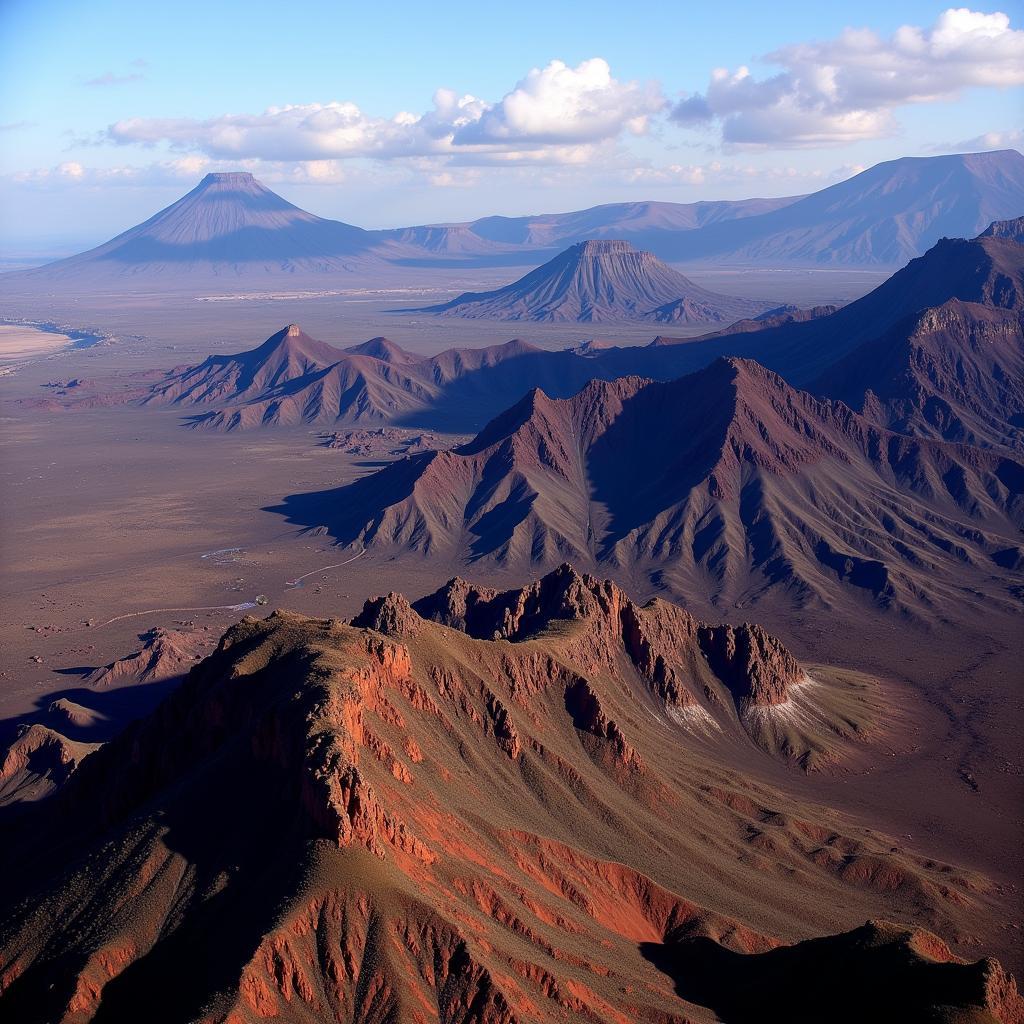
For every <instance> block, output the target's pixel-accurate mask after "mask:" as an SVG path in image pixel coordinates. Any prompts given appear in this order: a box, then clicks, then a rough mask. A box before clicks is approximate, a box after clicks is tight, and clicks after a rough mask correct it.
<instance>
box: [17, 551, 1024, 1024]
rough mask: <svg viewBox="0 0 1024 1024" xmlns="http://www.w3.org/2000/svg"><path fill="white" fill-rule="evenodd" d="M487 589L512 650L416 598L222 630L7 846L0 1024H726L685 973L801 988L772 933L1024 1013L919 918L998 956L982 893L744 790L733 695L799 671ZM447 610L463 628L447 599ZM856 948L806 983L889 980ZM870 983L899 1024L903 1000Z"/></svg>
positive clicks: (681, 626)
mask: <svg viewBox="0 0 1024 1024" xmlns="http://www.w3.org/2000/svg"><path fill="white" fill-rule="evenodd" d="M453 588H455V589H459V587H458V583H457V581H453V584H452V585H451V586H450V587H449V591H451V590H452V589H453ZM462 589H463V590H464V591H465V592H466V593H467V594H469V593H471V592H473V588H472V587H470V586H468V585H466V586H465V587H462ZM495 600H497V601H498V603H499V604H500V605H502V606H503V607H504V608H505V609H507V610H509V615H508V616H504V615H503V616H502V618H501V621H503V622H507V624H508V627H509V629H508V633H507V635H508V636H509V639H507V640H500V641H492V640H477V639H474V638H473V637H472V636H470V635H468V634H467V633H466V632H463V631H461V630H459V629H457V628H454V627H450V626H446V625H443V624H441V623H439V622H436V621H430V620H428V619H425V618H423V617H422V616H420V615H419V614H417V612H416V611H414V610H413V608H412V607H411V606H410V605H409V604H408V602H406V601H405V600H404V599H403V598H400V597H398V596H397V595H389V596H388V597H387V598H383V599H378V600H376V601H372V602H369V603H368V605H367V607H366V609H365V610H364V612H363V614H362V616H360V617H359V619H358V620H357V624H355V625H347V624H345V623H343V622H341V621H339V620H316V619H308V618H304V617H302V616H298V615H292V614H288V613H281V612H276V613H274V614H273V615H271V616H270V617H269V618H267V619H265V620H263V621H257V620H255V619H252V618H247V619H244V620H243V621H242V622H241V623H239V624H238V625H236V626H234V627H232V629H230V630H229V631H228V632H227V633H226V634H225V636H224V637H223V638H222V640H221V642H220V645H219V647H218V649H217V651H216V652H215V653H214V654H213V655H212V656H210V657H209V658H207V659H206V660H205V661H204V662H202V663H201V664H200V665H199V666H197V667H196V668H195V669H194V670H193V672H192V674H191V676H190V677H189V679H188V680H187V681H186V682H185V683H184V684H183V685H182V686H181V687H180V688H179V689H178V690H177V691H176V692H174V693H173V694H172V695H171V696H170V697H169V698H168V699H167V700H166V701H165V702H164V703H163V704H162V705H161V706H160V707H159V708H158V709H157V711H156V712H155V713H153V714H152V715H150V716H149V717H147V718H145V719H142V720H141V721H139V722H137V723H135V724H134V725H132V726H130V727H129V728H128V730H127V732H126V733H125V734H123V735H122V736H120V737H118V738H116V739H114V740H112V741H111V742H109V743H108V744H106V745H105V746H104V747H102V748H101V749H100V750H98V751H97V752H95V753H92V754H90V755H89V756H87V757H86V758H84V760H83V761H82V762H81V764H80V765H78V767H77V768H75V769H74V770H73V771H72V773H71V774H70V777H69V778H68V780H67V781H66V782H65V783H64V784H63V786H62V787H61V789H59V790H58V792H57V793H56V794H55V795H54V796H53V797H51V798H50V799H48V800H45V801H42V802H41V803H39V804H37V805H34V806H32V807H30V808H28V809H27V810H26V811H25V812H24V814H23V816H22V817H21V818H20V819H19V820H18V821H17V822H16V823H15V827H14V828H12V829H8V830H7V833H6V835H5V842H4V844H3V847H2V848H0V866H2V867H3V869H4V870H3V871H0V908H2V909H0V921H2V924H0V1010H2V1011H3V1012H4V1015H5V1016H6V1017H9V1018H10V1019H12V1020H13V1019H16V1020H19V1021H24V1022H26V1024H34V1022H43V1021H45V1022H48V1024H52V1022H61V1024H71V1022H84V1021H93V1020H95V1021H103V1020H138V1019H146V1020H148V1021H152V1022H154V1024H165V1022H166V1024H169V1022H172V1021H174V1022H177V1021H182V1020H195V1021H203V1022H215V1021H216V1022H228V1021H230V1022H233V1024H250V1022H252V1024H255V1022H256V1021H258V1020H263V1019H267V1018H274V1019H278V1020H282V1021H286V1022H296V1024H298V1022H306V1021H312V1020H324V1019H338V1020H351V1021H359V1022H364V1024H371V1022H372V1024H384V1022H385V1021H387V1022H398V1024H406V1022H408V1024H413V1022H422V1021H437V1022H438V1024H495V1022H499V1024H517V1022H524V1024H525V1022H526V1021H534V1022H538V1024H547V1022H554V1021H556V1020H557V1021H564V1022H569V1024H582V1022H593V1021H595V1020H621V1021H626V1020H629V1021H636V1022H643V1024H648V1022H649V1024H665V1022H667V1021H677V1020H683V1019H686V1020H694V1021H706V1022H708V1024H710V1022H711V1021H713V1020H715V1019H718V1017H717V1011H716V1008H715V1005H716V1002H717V1000H718V998H719V995H718V993H717V992H715V991H711V992H710V993H709V995H708V996H707V997H705V998H706V1001H705V1002H702V1001H701V999H700V998H697V997H696V996H695V995H694V994H692V993H689V992H683V991H682V990H681V988H680V985H679V982H678V980H677V975H678V973H679V972H678V970H677V968H676V966H675V965H676V963H677V962H682V961H683V960H684V959H685V957H687V956H692V955H694V954H693V952H692V950H693V944H694V943H697V941H698V940H699V939H701V938H703V939H705V940H706V944H704V945H701V946H699V948H698V952H699V953H700V954H701V955H704V956H707V957H710V956H714V955H724V952H725V951H728V950H732V951H735V952H742V953H747V954H765V955H768V953H769V951H771V950H773V949H776V950H778V952H777V954H776V955H777V957H778V959H779V961H780V962H781V964H783V965H785V968H786V974H785V980H786V982H788V983H790V984H796V983H797V982H798V980H799V979H800V977H801V976H802V974H803V972H804V966H803V960H804V955H805V954H803V953H802V952H800V950H801V949H802V947H801V946H797V947H795V949H796V950H797V951H798V952H797V953H796V954H788V955H787V953H786V950H785V949H781V948H779V947H780V943H783V942H793V941H794V940H806V939H808V938H809V937H811V936H818V935H821V934H822V933H823V932H827V931H834V930H836V929H837V928H840V929H845V928H850V927H853V926H854V925H855V924H857V923H858V922H862V921H863V920H864V919H865V918H868V917H877V916H878V915H879V914H880V913H882V912H883V911H884V913H885V914H886V915H887V916H889V917H893V918H896V919H898V920H900V921H902V922H904V927H905V928H910V929H913V930H912V931H910V933H909V938H908V941H910V942H911V943H912V944H913V947H914V948H915V949H917V950H920V951H925V952H926V953H927V957H928V959H929V960H941V961H943V962H944V963H945V967H944V969H943V971H942V974H943V977H944V979H945V980H946V984H945V985H944V986H943V988H942V991H941V996H942V1000H943V1003H944V1004H945V1006H944V1012H946V1014H947V1016H946V1017H945V1019H948V1020H954V1021H963V1022H967V1021H979V1020H986V1019H989V1018H993V1019H1000V1020H1003V1021H1005V1022H1008V1021H1009V1020H1011V1019H1013V1018H1012V1016H1011V1015H1012V1014H1013V1013H1016V1012H1018V1007H1019V1001H1018V1000H1017V996H1016V991H1015V989H1014V987H1013V983H1012V981H1011V980H1010V979H1009V978H1007V976H1006V975H1005V973H1003V972H1002V969H1001V968H1000V967H999V966H998V964H996V963H995V962H994V961H983V962H981V963H977V964H965V963H964V962H962V961H959V960H957V959H956V958H955V957H953V956H952V955H951V954H950V953H949V952H948V950H944V948H943V947H942V944H941V942H940V941H939V940H938V939H936V938H935V937H934V936H931V935H929V934H928V933H926V932H923V931H921V930H920V929H919V928H918V927H917V926H918V924H919V923H920V922H927V924H928V926H929V927H931V928H933V929H936V930H938V931H940V932H941V933H943V934H944V935H945V936H946V937H948V939H949V940H950V941H954V942H958V943H961V944H963V943H974V944H977V943H978V942H979V941H980V942H981V943H984V944H987V943H988V942H989V941H990V938H989V936H990V935H994V934H997V933H998V928H999V924H1000V923H1001V922H1000V911H999V905H998V897H997V894H996V893H995V890H994V888H993V886H992V885H991V884H990V883H989V882H988V881H987V880H985V879H984V878H982V877H980V876H977V875H974V874H970V873H968V872H963V871H960V870H958V869H956V868H954V867H952V866H951V865H946V864H942V863H940V862H938V861H936V860H934V859H926V858H925V857H922V856H919V855H916V854H912V853H910V852H908V851H906V850H904V849H903V848H902V846H901V844H900V843H899V842H898V841H895V840H893V839H891V838H889V837H886V836H884V835H880V834H878V833H876V832H874V831H871V830H868V829H865V828H862V827H860V826H851V825H850V824H848V823H845V822H843V821H842V820H840V819H839V818H838V816H837V815H835V813H834V812H831V811H827V810H825V809H822V808H819V807H813V808H812V807H804V806H802V805H801V804H800V803H799V802H798V801H795V800H794V799H792V798H791V797H786V796H783V795H782V794H780V793H775V792H772V791H771V788H770V787H767V786H765V785H763V784H758V785H754V784H752V783H751V782H750V781H749V779H748V778H747V777H746V776H745V775H744V774H743V773H742V772H741V771H738V770H737V769H736V768H734V767H723V762H722V760H721V759H720V758H719V757H718V756H717V755H716V750H717V748H718V745H720V744H722V743H727V744H731V745H732V746H733V749H735V743H736V742H741V743H742V742H747V743H748V747H749V749H750V751H751V756H752V757H754V758H755V759H757V758H762V759H763V758H765V757H766V756H767V755H766V754H764V753H763V752H759V751H758V750H757V749H756V747H753V746H750V744H749V742H748V741H747V740H745V739H744V738H743V737H744V733H743V732H742V730H741V729H740V728H739V726H738V725H736V723H735V715H736V712H735V710H734V708H735V706H736V705H735V703H734V701H733V699H732V698H731V697H730V694H731V693H732V691H731V690H730V689H728V686H730V685H733V684H735V683H736V682H739V683H741V684H742V685H743V686H744V687H745V689H746V690H747V691H748V692H750V693H758V694H761V693H762V692H763V695H764V698H765V699H769V698H771V699H769V703H767V704H765V703H760V704H759V706H760V707H761V708H762V710H764V709H767V713H768V714H773V713H774V714H782V713H783V710H782V709H784V708H785V707H786V706H787V696H786V694H787V691H791V689H792V684H791V683H790V682H789V681H788V679H786V678H785V673H783V675H782V676H780V675H779V670H778V666H779V665H782V666H783V668H785V665H784V662H783V661H779V662H778V664H776V663H775V662H765V661H764V659H762V658H761V657H760V656H757V655H755V656H754V657H753V658H752V659H736V658H734V659H733V660H732V666H733V667H732V669H731V670H730V676H729V680H730V682H728V683H726V682H725V681H723V680H722V679H721V678H720V677H719V676H718V675H717V674H716V673H717V671H718V670H717V669H716V668H714V667H713V666H712V662H711V661H709V660H707V659H706V658H705V657H704V655H703V648H702V647H701V641H700V639H699V636H696V635H695V634H699V633H700V631H701V630H702V629H703V628H705V627H703V626H701V625H700V624H697V623H694V622H693V621H692V620H690V619H689V617H688V616H687V615H686V613H685V612H683V611H682V610H681V609H674V608H672V607H671V606H665V607H658V606H647V607H646V608H643V609H638V608H636V607H635V606H634V605H632V604H631V602H629V600H628V599H627V598H626V597H625V595H623V594H622V593H621V592H620V591H618V590H617V589H616V588H614V587H613V586H612V585H610V584H607V583H600V582H599V581H597V580H594V579H591V578H589V577H580V576H578V575H577V574H575V573H573V572H572V571H571V570H569V569H563V570H561V571H560V572H559V573H557V574H556V575H555V576H554V577H552V578H550V579H548V580H542V581H538V584H536V585H534V586H533V587H531V588H527V590H526V591H524V592H522V593H521V594H519V595H518V596H517V595H515V594H508V595H503V596H502V597H500V598H496V597H491V598H487V597H481V598H480V599H479V600H476V599H474V603H476V604H487V603H492V604H493V603H494V601H495ZM445 601H447V602H448V605H449V606H451V607H455V608H458V607H459V598H458V597H454V598H450V595H442V596H441V597H435V598H433V599H428V605H429V606H430V607H431V608H435V609H436V608H438V607H440V606H441V604H442V602H445ZM518 609H522V612H523V614H519V612H518V611H517V610H518ZM766 642H767V641H766ZM776 644H777V642H776ZM738 647H739V645H737V649H738ZM780 652H781V645H778V648H777V651H776V653H777V654H778V655H779V657H781V653H780ZM694 671H696V672H697V675H696V676H693V675H691V673H692V672H694ZM757 671H760V672H762V673H767V675H766V676H764V678H768V679H773V680H777V681H778V682H779V684H780V686H781V691H772V690H771V688H770V687H769V689H767V690H764V691H762V690H761V689H760V686H761V683H760V682H759V681H756V680H755V672H757ZM744 673H746V675H744ZM744 680H746V682H744ZM702 683H703V684H706V685H707V686H708V687H709V688H710V691H709V693H713V694H715V695H716V696H717V697H718V699H720V700H721V704H722V707H721V708H718V709H716V714H718V715H719V716H720V720H721V721H722V723H723V724H722V727H721V730H720V732H718V733H714V734H709V733H700V732H698V731H697V730H696V729H695V727H694V726H693V724H692V723H691V722H690V720H689V719H688V718H687V716H685V715H684V714H682V713H681V712H682V711H683V710H685V707H686V704H685V701H684V700H683V696H684V695H685V699H686V700H693V701H695V702H697V701H700V702H704V703H706V704H708V706H710V702H711V701H712V697H711V696H710V695H709V693H706V692H704V690H703V689H702V688H701V684H702ZM672 684H675V685H674V687H673V685H672ZM780 695H781V696H780ZM761 699H762V698H761V697H758V698H756V700H758V701H761ZM772 699H773V700H774V703H771V700H772ZM788 699H791V697H790V698H788ZM815 699H816V700H818V701H820V702H821V705H822V706H827V705H828V703H829V701H830V700H831V697H830V695H829V687H826V686H822V687H821V691H820V693H819V694H818V696H817V697H816V698H815ZM772 708H774V709H775V711H774V712H773V711H772ZM730 709H733V710H730ZM676 712H680V713H676ZM709 714H710V712H709ZM862 742H863V740H862ZM13 865H17V871H16V872H14V871H12V870H11V868H12V866H13ZM766 880H768V881H769V883H770V884H767V885H766ZM903 934H906V932H904V933H903ZM876 944H877V943H876ZM848 947H849V941H848V940H847V939H845V938H843V937H840V938H839V939H838V940H836V942H835V943H834V944H833V945H829V944H828V943H825V944H824V945H819V946H817V947H815V955H814V956H813V957H809V958H807V959H808V961H809V962H808V965H807V969H808V970H814V971H818V972H822V971H826V972H832V974H833V976H834V977H835V978H836V980H837V981H840V982H843V983H847V982H853V981H854V979H856V981H857V982H858V983H860V982H863V979H864V977H865V971H866V977H867V979H868V981H870V980H871V979H873V978H874V977H875V971H876V969H877V968H878V967H879V966H880V965H877V964H875V963H873V962H872V960H871V958H870V957H869V958H868V959H867V961H866V962H865V961H863V960H862V959H861V958H860V957H857V958H855V960H854V961H853V963H852V964H851V961H850V954H849V951H848ZM970 948H971V949H972V950H973V949H975V948H977V947H976V945H972V946H970ZM966 949H967V947H965V951H966ZM717 951H721V953H720V954H719V953H718V952H717ZM975 955H976V954H975ZM670 956H671V957H672V958H673V959H672V961H671V962H670V961H669V957H670ZM745 963H748V964H749V965H750V969H751V970H754V971H756V970H759V969H760V968H759V967H758V966H756V965H759V964H760V963H761V961H760V960H759V959H755V960H752V961H745ZM659 967H660V968H661V969H660V970H659ZM891 969H892V965H890V966H889V968H887V970H889V971H891ZM916 976H917V972H916V968H915V965H914V962H913V961H911V962H910V963H904V964H903V965H902V966H899V965H897V967H896V976H895V978H893V977H891V976H887V979H886V980H887V981H890V982H893V984H894V986H895V992H897V993H898V992H899V991H900V990H901V989H905V988H906V986H907V985H908V984H909V983H910V982H911V981H912V980H913V979H914V978H915V977H916ZM703 977H704V978H705V980H706V981H707V982H708V983H709V984H710V983H712V982H713V981H714V978H715V977H716V975H713V974H710V973H709V974H706V975H703ZM744 977H745V976H744ZM979 979H983V980H984V981H985V984H979V983H978V982H979ZM776 980H777V983H778V984H781V983H782V982H781V980H780V979H776ZM809 980H810V979H809ZM950 992H952V993H953V994H954V997H955V998H952V999H950V998H948V994H949V993H950ZM862 993H863V997H864V998H867V999H869V1000H870V998H871V996H870V993H876V995H875V998H874V1001H873V1003H871V1002H869V1005H868V1009H869V1010H874V1011H876V1013H875V1015H874V1017H873V1019H885V1015H886V1013H887V1011H888V1010H889V1009H890V1008H891V1007H890V1003H889V1000H890V999H892V998H896V996H894V990H893V989H890V987H889V986H888V985H886V986H882V987H876V986H872V985H871V984H863V985H862ZM932 1002H934V1000H933V1001H932ZM933 1008H934V1007H933V1006H932V1003H929V1002H927V1001H926V1002H925V1004H924V1009H925V1010H927V1011H928V1012H931V1010H932V1009H933ZM985 1014H988V1015H989V1017H986V1016H984V1015H985Z"/></svg>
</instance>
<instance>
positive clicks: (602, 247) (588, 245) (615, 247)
mask: <svg viewBox="0 0 1024 1024" xmlns="http://www.w3.org/2000/svg"><path fill="white" fill-rule="evenodd" d="M575 248H576V249H578V250H579V253H580V255H581V256H608V255H611V254H613V253H634V252H635V253H640V254H644V253H643V252H642V250H639V249H634V248H633V246H632V245H630V244H629V242H626V241H623V240H621V239H617V238H588V239H587V240H586V241H584V242H577V244H576V246H575ZM644 255H650V253H645V254H644Z"/></svg>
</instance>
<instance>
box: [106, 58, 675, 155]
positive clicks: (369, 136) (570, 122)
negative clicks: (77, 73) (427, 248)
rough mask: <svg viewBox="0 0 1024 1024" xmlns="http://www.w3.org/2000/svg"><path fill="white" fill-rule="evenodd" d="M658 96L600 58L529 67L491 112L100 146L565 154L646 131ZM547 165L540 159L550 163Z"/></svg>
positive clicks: (132, 125) (135, 133)
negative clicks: (618, 73)
mask: <svg viewBox="0 0 1024 1024" xmlns="http://www.w3.org/2000/svg"><path fill="white" fill-rule="evenodd" d="M665 102H666V101H665V99H664V97H663V96H662V94H661V91H660V89H659V88H658V87H657V86H655V85H653V84H647V85H643V84H640V83H638V82H620V81H618V80H617V79H615V78H614V77H613V76H612V73H611V68H610V67H609V66H608V63H607V62H606V61H604V60H602V59H601V58H599V57H596V58H593V59H592V60H586V61H583V62H582V63H581V64H579V65H578V66H577V67H575V68H571V67H569V66H568V65H566V64H564V63H562V62H561V61H552V62H551V63H550V64H548V65H547V66H546V67H544V68H535V69H534V70H532V71H531V72H530V73H529V74H528V75H527V76H526V77H525V78H523V79H522V80H521V81H520V82H518V83H517V84H516V86H515V87H514V88H513V89H512V90H511V91H510V92H509V93H507V94H506V95H505V96H504V97H503V98H502V99H501V100H499V101H497V102H496V103H489V102H487V101H485V100H481V99H478V98H477V97H475V96H472V95H463V96H459V95H458V94H456V93H454V92H452V91H451V90H448V89H439V90H438V91H437V92H436V93H435V94H434V97H433V105H432V108H431V109H430V110H428V111H427V112H426V113H423V114H413V113H409V112H407V111H402V112H399V113H397V114H395V115H394V116H393V117H390V118H383V117H372V116H370V115H368V114H366V113H364V112H363V111H362V110H361V109H360V108H359V107H358V106H357V105H356V104H355V103H351V102H332V103H310V104H295V105H286V106H280V107H271V108H269V109H267V110H265V111H263V112H262V113H260V114H225V115H222V116H220V117H214V118H209V119H207V120H196V119H193V118H129V119H126V120H122V121H118V122H116V123H115V124H112V125H110V127H109V128H108V129H107V131H106V133H105V138H106V140H107V141H110V142H114V143H117V144H121V145H144V146H155V145H159V144H166V145H169V146H170V147H172V148H175V149H180V150H183V151H188V152H197V153H203V154H205V155H207V156H210V157H213V158H231V159H239V158H242V159H244V158H257V159H261V160H327V159H351V158H357V157H371V158H377V159H394V158H398V157H416V156H430V155H447V156H454V155H456V154H467V153H477V154H484V155H486V154H500V153H514V152H528V151H531V150H544V149H546V150H549V151H553V152H555V153H556V154H557V152H558V150H559V149H560V148H561V149H562V150H563V151H564V152H565V153H566V154H568V155H570V156H571V154H572V153H573V152H574V147H578V146H579V145H585V144H591V143H596V142H601V141H605V140H608V139H614V138H617V137H619V136H620V135H622V134H624V133H627V132H632V133H635V134H642V133H643V132H644V131H646V130H647V124H648V118H649V117H650V116H651V115H652V114H654V113H656V112H658V111H659V110H661V109H662V108H663V107H664V106H665ZM550 158H551V157H550V156H549V159H550Z"/></svg>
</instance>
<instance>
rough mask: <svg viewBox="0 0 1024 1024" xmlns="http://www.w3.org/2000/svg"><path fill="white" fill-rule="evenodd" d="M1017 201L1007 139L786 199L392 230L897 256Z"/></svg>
mask: <svg viewBox="0 0 1024 1024" xmlns="http://www.w3.org/2000/svg"><path fill="white" fill-rule="evenodd" d="M1022 211H1024V156H1022V155H1021V154H1020V153H1018V152H1017V151H1016V150H1002V151H999V152H990V153H966V154H957V155H953V156H936V157H906V158H904V159H901V160H890V161H886V162H885V163H880V164H877V165H876V166H874V167H871V168H869V169H868V170H866V171H862V172H861V173H860V174H855V175H854V176H853V177H852V178H849V179H847V180H846V181H842V182H840V183H839V184H836V185H831V186H829V187H828V188H825V189H822V190H821V191H820V192H815V193H813V194H812V195H809V196H796V197H793V198H790V199H776V200H748V201H746V202H743V203H733V204H724V203H715V204H712V203H708V204H700V203H695V204H689V205H681V206H676V205H675V204H670V203H628V204H617V205H611V206H598V207H595V208H593V209H591V210H583V211H580V212H578V213H566V214H551V215H547V216H544V217H517V218H505V217H484V218H482V219H480V220H476V221H470V222H469V223H467V224H455V225H434V226H430V227H426V228H415V229H413V228H406V229H402V230H401V231H396V232H392V237H393V238H395V239H396V240H402V241H409V242H418V243H419V244H429V247H430V248H431V249H432V250H433V251H435V252H455V251H457V252H458V253H459V254H460V255H465V254H468V253H474V252H475V253H479V254H484V253H487V252H490V251H493V247H494V246H495V245H497V244H501V245H502V246H505V247H508V246H512V245H514V246H520V247H524V248H546V247H553V246H556V245H562V246H564V245H566V244H568V243H575V242H579V241H582V240H584V239H587V238H616V239H624V240H626V241H628V242H630V243H632V244H633V245H635V246H637V247H638V248H642V249H647V250H650V251H651V252H653V253H654V254H655V255H656V256H658V257H659V258H660V259H662V260H668V261H671V262H679V261H687V260H709V259H710V260H716V261H723V262H731V263H768V264H773V263H801V264H820V263H824V264H839V265H843V264H847V265H865V264H866V265H871V264H883V265H890V266H895V265H900V264H903V263H906V261H907V260H909V259H912V258H913V257H914V256H920V255H921V254H922V253H924V252H925V251H926V250H927V249H929V248H931V246H932V245H934V244H935V243H936V242H937V241H938V240H939V239H940V238H942V237H944V236H946V237H960V238H970V237H972V236H974V235H976V234H978V232H979V231H981V230H982V229H983V228H985V226H986V225H988V224H989V223H991V222H992V221H994V220H1002V219H1008V218H1012V217H1016V216H1019V215H1020V214H1021V213H1022ZM449 237H450V238H451V239H452V240H453V241H452V242H451V243H449V241H448V239H449ZM455 239H457V242H455V241H454V240H455ZM474 239H476V240H477V241H476V244H475V247H474V241H473V240H474Z"/></svg>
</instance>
